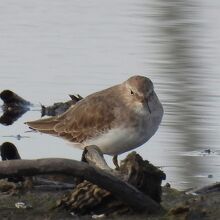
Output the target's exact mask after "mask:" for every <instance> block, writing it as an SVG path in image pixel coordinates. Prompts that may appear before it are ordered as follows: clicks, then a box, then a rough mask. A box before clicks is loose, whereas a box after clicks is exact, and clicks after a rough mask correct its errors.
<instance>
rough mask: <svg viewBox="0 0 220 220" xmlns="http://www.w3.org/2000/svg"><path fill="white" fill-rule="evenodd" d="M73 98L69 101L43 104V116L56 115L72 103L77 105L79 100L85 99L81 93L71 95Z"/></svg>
mask: <svg viewBox="0 0 220 220" xmlns="http://www.w3.org/2000/svg"><path fill="white" fill-rule="evenodd" d="M70 97H71V100H69V101H67V102H57V103H54V104H53V105H51V106H47V107H46V106H44V105H42V106H41V117H43V116H45V115H47V116H56V115H60V114H62V113H64V112H65V111H66V110H67V109H69V108H70V106H71V105H75V104H76V103H77V102H78V101H80V100H81V99H83V98H82V97H81V96H80V95H70Z"/></svg>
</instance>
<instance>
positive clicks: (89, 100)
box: [26, 89, 117, 143]
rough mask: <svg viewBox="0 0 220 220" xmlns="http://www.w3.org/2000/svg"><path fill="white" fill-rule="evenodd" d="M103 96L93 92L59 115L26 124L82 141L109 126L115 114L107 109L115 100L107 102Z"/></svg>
mask: <svg viewBox="0 0 220 220" xmlns="http://www.w3.org/2000/svg"><path fill="white" fill-rule="evenodd" d="M109 92H110V91H109V90H108V89H107V90H105V94H106V95H108V93H109ZM109 95H111V94H109ZM105 97H106V96H103V93H100V94H99V93H95V94H93V95H91V96H88V97H86V98H85V99H83V100H81V101H80V102H78V103H76V104H75V105H73V106H72V107H70V109H69V110H67V111H66V112H65V113H63V114H62V115H60V116H55V117H50V118H46V119H40V120H36V121H30V122H26V124H27V125H28V126H29V127H31V128H33V129H35V130H38V131H40V132H42V133H47V134H52V135H55V136H59V137H62V138H64V139H67V140H69V141H71V142H77V143H82V142H83V141H85V140H86V139H88V138H90V137H94V136H96V135H98V134H99V133H102V132H105V130H107V129H110V128H111V126H112V122H113V120H114V118H115V116H114V111H109V109H110V108H112V107H113V106H117V101H116V100H112V102H109V101H106V100H105Z"/></svg>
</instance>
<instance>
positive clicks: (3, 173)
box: [0, 158, 161, 213]
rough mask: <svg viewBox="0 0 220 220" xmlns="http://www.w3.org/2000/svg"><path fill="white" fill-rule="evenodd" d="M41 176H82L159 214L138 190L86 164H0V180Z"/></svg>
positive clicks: (45, 161)
mask: <svg viewBox="0 0 220 220" xmlns="http://www.w3.org/2000/svg"><path fill="white" fill-rule="evenodd" d="M40 174H66V175H71V176H76V177H80V178H82V179H86V180H88V181H90V182H91V183H93V184H96V185H98V186H100V187H101V188H103V189H106V190H107V191H109V192H111V193H112V194H113V195H115V197H117V198H118V199H120V200H121V201H123V202H124V203H126V204H128V205H129V206H131V207H132V208H133V209H135V210H138V211H147V212H149V213H156V212H158V211H159V210H161V206H160V205H159V204H157V203H156V202H155V201H153V200H152V199H151V198H150V197H148V196H146V195H144V194H143V193H141V192H140V191H139V190H137V189H136V188H135V187H133V186H131V185H130V184H128V183H126V182H123V181H122V180H120V179H119V178H117V177H115V176H113V175H111V174H109V173H107V172H105V171H103V170H101V169H98V168H94V167H92V166H90V165H88V164H86V163H84V162H78V161H75V160H70V159H61V158H47V159H38V160H12V161H2V162H0V178H6V177H10V176H34V175H40Z"/></svg>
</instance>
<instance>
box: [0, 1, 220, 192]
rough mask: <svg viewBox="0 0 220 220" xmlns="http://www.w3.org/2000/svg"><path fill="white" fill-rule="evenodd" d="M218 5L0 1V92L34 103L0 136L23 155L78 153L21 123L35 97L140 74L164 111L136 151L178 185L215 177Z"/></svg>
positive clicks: (55, 96) (43, 99) (41, 99)
mask: <svg viewBox="0 0 220 220" xmlns="http://www.w3.org/2000/svg"><path fill="white" fill-rule="evenodd" d="M219 10H220V3H219V2H218V1H217V0H211V1H209V2H206V1H186V0H185V1H181V2H180V1H172V0H168V1H166V2H164V1H162V0H157V1H144V0H126V1H125V0H117V1H116V0H112V1H103V0H102V1H101V0H93V1H90V0H85V1H78V0H76V1H70V0H67V1H58V0H53V1H52V0H47V1H43V0H39V1H37V2H36V1H33V0H31V1H30V0H28V1H27V0H20V1H15V0H7V1H4V0H2V1H1V2H0V91H2V90H3V89H11V90H13V91H14V92H16V93H17V94H19V95H20V96H22V97H24V98H25V99H27V100H29V101H31V102H33V103H35V106H34V108H33V109H32V110H31V111H29V112H27V113H26V114H24V115H23V117H22V118H20V119H19V120H17V121H16V122H15V123H14V124H13V125H12V126H3V125H0V143H2V142H4V141H10V142H13V143H14V144H15V145H16V146H17V147H18V150H19V152H20V154H21V157H22V158H27V159H32V158H45V157H64V158H73V159H80V157H81V151H80V150H78V149H75V148H73V147H71V146H70V145H69V144H67V142H65V141H64V140H61V139H58V138H55V137H51V136H48V135H43V134H39V133H30V132H27V131H28V128H27V126H25V125H24V124H23V123H24V122H25V121H28V120H34V119H38V118H40V111H39V110H40V103H42V104H45V105H50V104H53V103H54V102H58V101H65V100H68V94H73V93H79V94H81V95H82V96H86V95H88V94H90V93H92V92H95V91H98V90H101V89H104V88H106V87H108V86H112V85H114V84H117V83H120V82H122V81H124V80H126V79H127V78H128V77H129V76H131V75H134V74H137V73H138V74H142V75H146V76H148V77H150V78H151V79H152V81H153V82H154V84H155V89H156V92H157V93H158V96H159V97H160V99H161V101H162V103H163V105H164V109H165V115H164V118H163V122H162V125H161V127H160V129H159V130H158V132H157V133H156V135H155V136H154V137H153V138H152V139H151V140H150V141H149V142H148V143H146V144H145V145H143V146H142V147H140V148H138V149H137V152H138V153H140V154H141V155H142V156H143V157H144V158H145V159H148V160H150V161H151V162H152V163H153V164H155V165H157V166H160V167H162V169H163V170H164V172H166V174H167V180H166V181H167V182H170V183H171V185H172V186H174V187H177V188H179V189H187V188H189V187H199V186H202V185H205V184H209V183H213V182H216V181H220V174H219V167H220V146H219V137H220V111H219V107H220V95H219V92H220V89H219V82H220V74H219V71H220V66H219V62H218V61H219V58H220V43H219V39H220V38H219V37H220V36H219V35H220V32H219V26H220V24H219V23H218V22H217V21H218V19H220V13H219ZM0 104H2V103H0ZM0 113H1V112H0ZM18 134H20V135H23V136H25V137H24V138H21V139H20V140H18V139H16V137H14V136H16V135H18ZM205 149H211V153H210V154H207V153H203V151H204V150H205ZM125 156H126V154H123V155H121V156H120V159H122V158H124V157H125ZM107 160H108V162H109V163H110V161H111V158H109V157H107Z"/></svg>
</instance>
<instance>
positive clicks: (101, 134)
mask: <svg viewBox="0 0 220 220" xmlns="http://www.w3.org/2000/svg"><path fill="white" fill-rule="evenodd" d="M162 116H163V107H162V104H161V103H160V101H159V99H158V98H157V95H156V93H155V92H154V88H153V83H152V82H151V80H150V79H148V78H147V77H144V76H133V77H130V78H129V79H128V80H126V81H125V82H123V83H122V84H119V85H116V86H113V87H110V88H108V89H105V90H102V91H100V92H96V93H94V94H91V95H89V96H87V97H86V98H84V99H82V100H80V101H79V102H77V103H76V104H75V105H73V106H72V107H70V109H68V110H67V111H66V112H65V113H63V114H62V115H59V116H54V117H50V118H46V119H40V120H37V121H31V122H27V123H26V124H27V125H28V126H30V127H31V128H33V129H35V130H38V131H40V132H43V133H47V134H52V135H55V136H59V137H62V138H64V139H67V140H69V141H71V142H73V143H78V144H81V146H82V148H84V147H85V146H87V145H97V146H98V147H99V148H100V149H101V150H102V152H103V153H105V154H109V155H118V154H121V153H123V152H126V151H128V150H131V149H134V148H136V147H138V146H140V145H142V144H143V143H145V142H146V141H147V140H148V139H149V138H150V137H152V135H153V134H154V133H155V132H156V130H157V129H158V126H159V124H160V122H161V119H162Z"/></svg>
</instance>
